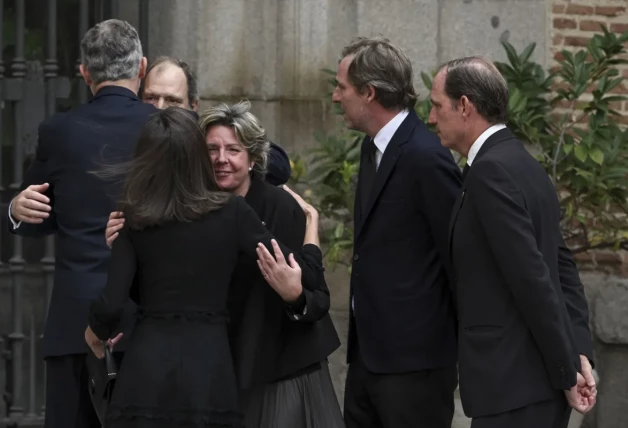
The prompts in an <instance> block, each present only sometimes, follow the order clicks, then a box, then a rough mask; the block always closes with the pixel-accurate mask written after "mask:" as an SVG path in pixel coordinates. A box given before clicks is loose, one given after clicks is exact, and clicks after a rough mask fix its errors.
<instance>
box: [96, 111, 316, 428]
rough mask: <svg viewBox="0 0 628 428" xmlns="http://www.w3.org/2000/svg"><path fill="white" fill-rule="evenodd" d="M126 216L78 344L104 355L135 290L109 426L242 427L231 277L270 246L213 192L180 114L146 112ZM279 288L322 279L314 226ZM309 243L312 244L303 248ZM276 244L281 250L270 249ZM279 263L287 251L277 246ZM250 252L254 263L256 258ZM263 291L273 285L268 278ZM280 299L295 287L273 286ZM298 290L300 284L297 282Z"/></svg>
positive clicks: (260, 229)
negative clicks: (229, 305)
mask: <svg viewBox="0 0 628 428" xmlns="http://www.w3.org/2000/svg"><path fill="white" fill-rule="evenodd" d="M121 210H122V211H123V212H124V215H125V217H126V224H125V227H124V228H123V229H122V230H121V231H120V233H119V236H118V238H117V239H116V241H115V243H114V245H113V248H112V258H111V262H110V268H109V275H108V280H107V285H106V288H105V290H104V292H103V294H102V295H101V296H100V297H99V298H98V299H97V300H95V301H94V302H93V304H92V307H91V310H90V317H89V327H88V328H87V330H86V331H85V339H86V341H87V343H88V345H89V346H90V347H91V348H92V350H93V352H94V354H96V356H98V357H102V354H103V343H104V342H105V341H107V340H108V339H110V338H111V337H112V335H113V332H114V331H115V329H116V327H117V325H118V323H119V321H120V315H121V313H122V309H123V308H124V306H125V303H126V301H127V299H128V298H129V293H130V290H131V286H132V284H133V283H134V282H135V283H136V284H137V300H138V303H139V308H140V311H139V314H140V316H139V319H138V322H137V324H136V326H135V329H134V331H133V334H132V336H131V338H130V340H129V344H128V347H127V350H126V352H125V357H124V360H123V362H122V365H121V367H120V369H119V371H118V377H117V381H116V387H115V389H114V391H113V396H112V399H111V404H110V405H109V409H108V414H107V425H106V426H107V427H108V428H131V427H133V428H160V427H164V428H165V427H175V426H176V427H239V426H241V422H242V418H241V415H240V413H239V411H238V397H237V386H236V380H235V375H234V371H233V366H232V359H231V354H230V350H229V343H228V339H227V330H226V300H227V292H228V288H229V282H230V279H231V275H232V273H233V271H234V269H235V266H236V264H237V263H238V261H239V260H240V258H241V257H243V256H248V257H260V258H262V259H264V258H267V259H268V258H272V256H271V255H270V253H269V252H268V251H267V249H266V248H269V247H271V246H272V245H273V244H276V243H275V241H272V242H273V244H271V239H272V236H271V234H270V233H269V232H268V231H267V230H266V228H265V227H264V226H263V225H262V222H261V220H260V219H259V218H258V217H257V215H256V214H255V213H254V211H253V210H252V209H251V208H250V207H249V206H248V205H247V204H246V203H245V202H244V200H243V199H242V198H240V197H233V196H231V195H229V194H228V193H223V192H221V191H219V190H218V187H217V184H216V181H215V179H214V171H213V167H212V163H211V162H210V160H209V157H208V156H207V148H206V146H205V140H204V136H203V134H202V133H201V131H200V129H199V128H198V125H197V124H196V123H195V121H194V119H193V118H192V117H191V116H190V115H189V114H188V113H187V112H185V111H184V110H182V109H178V108H169V109H166V110H162V111H160V112H158V113H156V114H155V115H154V116H153V117H152V118H151V120H150V121H149V122H148V123H147V124H146V125H145V127H144V129H143V131H142V134H141V136H140V139H139V141H138V145H137V149H136V153H135V158H134V160H133V161H132V162H131V163H130V164H129V166H128V172H127V178H126V182H125V186H124V190H123V196H122V199H121ZM306 215H308V216H309V221H308V222H307V224H308V225H307V229H306V237H305V240H304V246H303V248H302V249H301V250H300V251H299V252H298V253H293V256H294V260H296V262H297V263H298V265H299V266H300V268H299V266H294V265H293V266H294V269H292V274H291V276H290V277H289V278H287V279H286V278H284V279H286V281H288V282H294V281H295V280H296V281H298V282H300V281H301V278H299V277H300V276H301V275H302V281H303V284H302V286H303V287H312V286H314V285H316V284H318V283H319V282H320V276H321V275H322V257H321V253H320V250H319V248H318V225H317V223H318V217H317V214H316V213H315V212H313V211H312V210H310V209H308V211H307V212H306ZM310 244H313V245H310ZM279 245H280V246H281V244H279ZM281 251H282V252H283V253H284V256H285V257H286V258H288V254H289V253H288V251H287V250H286V249H285V247H283V246H281ZM258 254H259V256H258ZM269 282H272V279H270V281H269ZM271 285H272V286H273V288H275V289H277V290H280V289H281V287H282V286H293V285H294V284H277V283H271ZM298 285H299V286H301V284H298Z"/></svg>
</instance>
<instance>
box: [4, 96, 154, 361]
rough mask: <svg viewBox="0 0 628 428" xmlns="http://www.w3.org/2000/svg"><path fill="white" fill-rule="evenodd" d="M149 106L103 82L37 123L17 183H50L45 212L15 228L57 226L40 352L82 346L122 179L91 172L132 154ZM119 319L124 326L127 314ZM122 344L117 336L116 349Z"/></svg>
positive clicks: (21, 231) (42, 231) (31, 231)
mask: <svg viewBox="0 0 628 428" xmlns="http://www.w3.org/2000/svg"><path fill="white" fill-rule="evenodd" d="M155 111H156V109H155V108H154V107H153V106H152V105H150V104H144V103H142V102H141V101H140V100H139V99H138V98H137V96H135V94H133V93H132V92H131V91H130V90H128V89H125V88H122V87H119V86H106V87H104V88H102V89H100V90H99V91H98V93H96V95H95V96H94V97H93V98H92V100H91V101H89V102H88V103H86V104H83V105H81V106H79V107H77V108H75V109H73V110H71V111H68V112H66V113H58V114H55V115H53V116H51V117H50V118H48V119H46V120H45V121H43V122H42V123H41V125H40V126H39V142H38V146H37V152H36V157H35V161H34V163H33V165H32V166H31V167H30V168H29V170H28V171H27V172H26V174H25V176H24V181H23V182H22V186H21V190H23V189H25V188H26V187H28V186H30V185H31V184H41V183H44V182H48V183H50V189H49V191H48V196H49V197H50V198H51V204H52V215H51V216H50V217H49V218H48V219H47V220H46V221H45V222H44V223H43V224H40V225H29V224H26V223H22V224H21V225H20V227H19V228H18V229H17V230H15V231H14V232H15V233H17V234H18V235H21V236H28V237H37V236H43V235H47V234H51V233H57V240H56V251H55V277H54V288H53V292H52V299H51V302H50V310H49V313H48V320H47V322H46V328H45V332H44V345H43V346H44V356H57V355H68V354H79V353H85V352H87V349H88V348H87V345H86V344H85V338H84V332H85V328H86V326H87V316H88V309H89V304H90V302H91V301H92V300H93V299H95V298H97V297H98V296H99V295H100V294H101V293H102V290H103V288H104V286H105V282H106V280H107V270H108V264H109V256H110V253H111V252H110V251H109V248H108V247H107V244H106V242H105V238H104V236H105V227H106V224H107V219H108V217H109V213H110V212H111V211H113V210H114V209H115V198H116V197H117V195H118V192H119V188H120V184H121V183H109V184H105V182H104V181H103V180H101V179H99V178H97V177H96V176H94V175H92V174H90V171H95V170H98V169H99V168H101V167H102V165H103V164H104V165H110V164H113V163H116V162H119V161H127V160H129V159H131V157H132V156H133V153H134V151H135V144H136V141H137V138H138V135H139V132H140V131H141V128H142V126H143V125H144V124H145V123H146V122H147V120H148V118H149V116H150V114H151V113H153V112H155ZM9 228H10V229H11V230H12V229H13V228H12V227H11V225H9ZM132 310H133V308H132V305H129V308H128V311H129V312H131V311H132ZM124 325H125V326H126V327H128V326H129V325H130V318H128V317H127V322H125V324H124ZM127 331H128V330H127ZM123 347H124V343H122V344H120V346H119V347H117V349H122V348H123Z"/></svg>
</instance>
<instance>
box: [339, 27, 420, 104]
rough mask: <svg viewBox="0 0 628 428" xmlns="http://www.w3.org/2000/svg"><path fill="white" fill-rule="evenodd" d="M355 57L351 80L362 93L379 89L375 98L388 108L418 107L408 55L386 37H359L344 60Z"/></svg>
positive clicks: (344, 54)
mask: <svg viewBox="0 0 628 428" xmlns="http://www.w3.org/2000/svg"><path fill="white" fill-rule="evenodd" d="M349 55H354V58H353V60H352V61H351V64H350V65H349V72H348V74H349V80H350V81H351V83H352V84H353V86H355V88H356V89H357V90H358V92H360V93H362V92H363V91H364V88H365V86H367V85H371V86H373V88H375V99H376V100H377V101H378V102H379V103H380V104H381V105H382V107H384V108H386V109H389V110H390V109H394V108H400V109H406V108H412V107H414V105H415V103H416V99H417V95H416V92H415V90H414V84H413V76H412V63H411V62H410V60H409V59H408V57H407V56H406V54H405V53H404V52H403V51H402V50H401V49H399V48H398V47H397V46H395V45H393V44H392V43H391V42H390V40H388V39H387V38H384V37H371V38H367V37H358V38H356V39H354V40H353V41H352V42H351V43H350V44H349V45H348V46H346V47H345V48H344V49H343V50H342V54H341V59H342V58H345V57H347V56H349Z"/></svg>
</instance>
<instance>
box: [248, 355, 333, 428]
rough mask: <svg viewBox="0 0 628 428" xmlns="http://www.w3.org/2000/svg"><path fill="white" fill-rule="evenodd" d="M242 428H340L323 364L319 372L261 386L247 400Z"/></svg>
mask: <svg viewBox="0 0 628 428" xmlns="http://www.w3.org/2000/svg"><path fill="white" fill-rule="evenodd" d="M245 426H246V428H344V426H345V424H344V421H343V419H342V413H341V411H340V405H339V404H338V400H337V398H336V393H335V391H334V386H333V384H332V381H331V375H330V374H329V367H328V364H327V361H322V362H321V368H320V369H317V370H315V371H312V372H310V373H306V374H303V375H300V376H297V377H294V378H291V379H287V380H282V381H279V382H275V383H272V384H268V385H264V386H263V387H260V388H258V389H256V390H255V391H253V392H252V393H251V394H250V395H249V396H248V400H247V406H246V411H245Z"/></svg>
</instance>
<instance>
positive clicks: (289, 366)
mask: <svg viewBox="0 0 628 428" xmlns="http://www.w3.org/2000/svg"><path fill="white" fill-rule="evenodd" d="M245 200H246V202H247V203H248V204H249V206H250V207H251V208H253V210H254V211H255V213H256V214H257V215H258V216H259V218H260V219H261V220H262V221H263V222H264V224H265V226H266V228H267V229H268V230H270V232H271V233H272V234H273V235H274V236H275V237H276V238H277V239H278V240H279V241H281V242H282V243H283V244H285V245H287V246H288V247H290V248H299V247H300V246H301V245H302V244H303V238H304V235H305V222H306V221H305V220H306V219H305V215H304V214H303V210H302V209H301V207H300V206H299V204H298V203H297V202H296V200H295V199H294V198H293V197H292V196H290V195H289V194H288V193H287V192H286V191H285V190H283V189H280V188H277V187H275V186H272V185H270V184H268V183H267V182H264V181H262V180H259V179H256V178H253V180H252V181H251V186H250V188H249V190H248V192H247V194H246V197H245ZM299 300H300V302H297V304H296V305H293V306H288V305H286V303H284V301H283V300H282V299H281V297H280V296H279V295H278V294H277V293H276V292H275V291H274V290H273V289H272V288H271V287H269V286H268V283H267V282H266V280H265V279H264V278H263V277H262V275H261V274H260V271H259V269H258V268H257V264H256V262H255V259H254V258H249V259H247V258H242V259H241V260H240V262H239V263H238V267H237V269H236V271H235V273H234V276H233V278H232V282H231V288H230V290H229V304H228V308H229V312H230V315H231V322H230V323H229V340H230V342H231V350H232V353H233V358H234V363H235V371H236V378H237V381H238V385H239V387H240V391H239V395H240V401H241V405H242V408H243V409H244V412H245V414H246V416H245V421H246V428H274V427H284V426H285V427H290V428H318V427H322V428H336V427H344V423H343V420H342V413H341V411H340V406H339V405H338V400H337V399H336V393H335V391H334V388H333V384H332V381H331V377H330V374H329V369H328V367H327V357H328V356H329V355H330V354H331V353H332V352H334V350H336V349H337V348H338V346H339V345H340V340H339V339H338V334H337V333H336V330H335V328H334V325H333V322H332V320H331V318H330V316H329V313H328V311H329V304H330V299H329V289H328V288H327V284H326V282H325V278H324V276H323V275H321V278H320V282H319V283H318V284H316V286H315V287H310V286H309V285H308V284H304V289H303V294H302V296H301V299H299ZM299 303H300V304H299Z"/></svg>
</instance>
